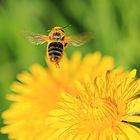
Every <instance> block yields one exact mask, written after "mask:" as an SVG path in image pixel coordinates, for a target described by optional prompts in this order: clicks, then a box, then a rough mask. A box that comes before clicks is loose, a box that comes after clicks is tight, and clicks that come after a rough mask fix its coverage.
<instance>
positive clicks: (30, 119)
mask: <svg viewBox="0 0 140 140" xmlns="http://www.w3.org/2000/svg"><path fill="white" fill-rule="evenodd" d="M112 67H113V60H112V58H111V57H103V58H102V57H101V54H100V53H99V52H97V53H94V54H88V55H86V56H85V57H84V58H83V59H81V55H80V53H77V52H76V53H74V55H73V56H72V58H71V59H70V60H69V59H68V58H67V57H66V56H65V57H64V58H63V60H62V61H61V63H60V68H56V67H54V66H53V65H50V66H49V69H46V68H43V67H42V66H41V65H33V66H32V67H31V69H30V72H23V73H22V74H19V75H18V76H17V79H18V81H16V82H14V83H13V84H12V87H11V88H12V91H13V92H14V94H9V95H8V99H9V100H11V101H13V103H12V104H11V106H10V107H9V109H7V110H6V111H5V112H4V113H3V115H2V116H3V118H4V123H5V124H6V126H4V127H3V128H2V130H1V131H2V133H7V134H8V136H9V139H15V140H25V139H26V140H47V137H46V132H47V131H48V129H47V128H48V126H47V125H46V124H45V122H46V117H47V116H48V111H49V110H51V109H55V108H56V102H57V101H60V95H59V91H61V90H68V89H70V88H69V87H70V85H71V84H72V83H73V80H75V79H77V78H78V79H79V78H80V77H81V75H83V74H84V73H89V74H90V75H91V76H92V77H95V76H96V75H98V74H99V73H102V72H103V71H104V70H107V69H112ZM68 91H69V90H68Z"/></svg>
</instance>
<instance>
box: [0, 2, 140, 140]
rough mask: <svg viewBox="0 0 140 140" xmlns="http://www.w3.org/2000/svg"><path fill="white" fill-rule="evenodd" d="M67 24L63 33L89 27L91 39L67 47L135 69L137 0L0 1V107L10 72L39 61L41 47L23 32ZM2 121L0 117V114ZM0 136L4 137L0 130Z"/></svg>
mask: <svg viewBox="0 0 140 140" xmlns="http://www.w3.org/2000/svg"><path fill="white" fill-rule="evenodd" d="M69 24H70V25H72V26H71V27H68V28H67V29H66V30H65V31H66V33H67V34H68V35H75V34H80V33H82V32H91V33H92V34H93V35H94V37H95V38H94V40H93V41H91V42H89V43H87V44H85V45H84V46H81V47H77V48H76V47H69V48H67V50H66V52H67V54H68V55H69V56H71V54H72V53H73V51H75V50H79V51H81V52H82V54H83V55H85V54H86V53H89V52H94V51H100V52H101V53H102V54H103V55H110V56H113V57H114V60H115V63H116V66H123V67H124V68H125V69H126V70H130V69H133V68H136V69H137V70H138V75H139V74H140V62H139V60H140V54H139V53H140V1H139V0H69V1H68V0H0V112H2V111H3V110H5V109H6V108H7V107H8V104H9V103H8V101H7V100H6V99H5V95H6V94H7V93H8V92H10V84H11V83H12V82H13V81H14V80H15V79H16V74H17V73H19V72H21V71H23V70H28V69H29V67H30V66H31V65H32V64H34V63H40V64H42V65H44V66H46V63H45V59H44V57H45V46H44V45H41V46H42V47H36V46H34V45H32V44H30V43H29V42H28V41H27V40H26V39H25V38H24V37H23V35H22V32H23V31H33V32H37V33H41V34H47V33H48V32H47V30H48V29H51V28H52V27H54V26H65V25H69ZM0 126H2V119H0ZM0 140H8V138H7V136H6V135H0Z"/></svg>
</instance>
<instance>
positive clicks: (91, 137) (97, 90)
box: [46, 70, 140, 140]
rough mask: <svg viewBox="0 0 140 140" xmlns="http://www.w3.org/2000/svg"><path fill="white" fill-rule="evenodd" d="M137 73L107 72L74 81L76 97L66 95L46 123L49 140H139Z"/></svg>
mask: <svg viewBox="0 0 140 140" xmlns="http://www.w3.org/2000/svg"><path fill="white" fill-rule="evenodd" d="M135 73H136V71H135V70H133V71H131V72H129V73H124V72H121V71H120V70H114V71H110V72H109V71H108V72H106V73H105V74H102V75H100V76H97V78H95V79H94V80H93V79H91V78H90V77H89V76H85V78H84V82H82V83H81V82H79V81H76V82H75V85H76V86H75V89H76V92H77V97H74V96H71V93H65V92H64V93H63V94H62V98H63V101H61V102H58V106H59V109H56V110H52V111H51V112H50V116H49V117H48V118H47V119H46V123H47V124H48V126H49V127H50V131H47V132H46V133H47V140H73V139H74V140H139V139H140V129H139V128H137V127H135V126H134V125H131V124H130V123H129V122H140V116H138V114H140V98H139V95H140V79H136V78H135Z"/></svg>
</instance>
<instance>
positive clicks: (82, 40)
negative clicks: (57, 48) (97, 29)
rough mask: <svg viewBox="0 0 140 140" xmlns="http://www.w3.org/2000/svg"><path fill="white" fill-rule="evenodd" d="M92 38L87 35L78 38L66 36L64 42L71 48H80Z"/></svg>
mask: <svg viewBox="0 0 140 140" xmlns="http://www.w3.org/2000/svg"><path fill="white" fill-rule="evenodd" d="M92 38H93V37H92V35H91V34H89V33H84V34H81V35H78V36H66V38H65V40H66V41H67V42H68V43H71V44H72V45H73V46H80V45H83V44H84V43H86V42H87V41H89V40H91V39H92Z"/></svg>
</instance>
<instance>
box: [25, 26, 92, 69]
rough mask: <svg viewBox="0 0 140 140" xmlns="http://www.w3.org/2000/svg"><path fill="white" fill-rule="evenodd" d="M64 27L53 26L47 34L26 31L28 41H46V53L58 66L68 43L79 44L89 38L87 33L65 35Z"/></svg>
mask: <svg viewBox="0 0 140 140" xmlns="http://www.w3.org/2000/svg"><path fill="white" fill-rule="evenodd" d="M66 27H67V26H65V27H54V28H52V29H51V30H49V31H50V32H49V34H48V35H41V34H34V33H28V34H26V36H27V38H28V39H29V41H30V42H32V43H33V44H36V45H39V44H44V43H46V42H47V43H48V45H47V49H46V55H47V57H48V59H49V61H50V62H51V63H54V64H55V65H56V66H58V67H59V62H60V60H61V58H62V56H63V53H64V49H65V48H66V47H67V46H68V44H72V45H73V46H80V45H81V44H83V43H84V42H86V41H88V40H89V39H91V35H89V34H87V33H86V34H82V35H79V36H67V35H66V34H65V32H64V28H66Z"/></svg>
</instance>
